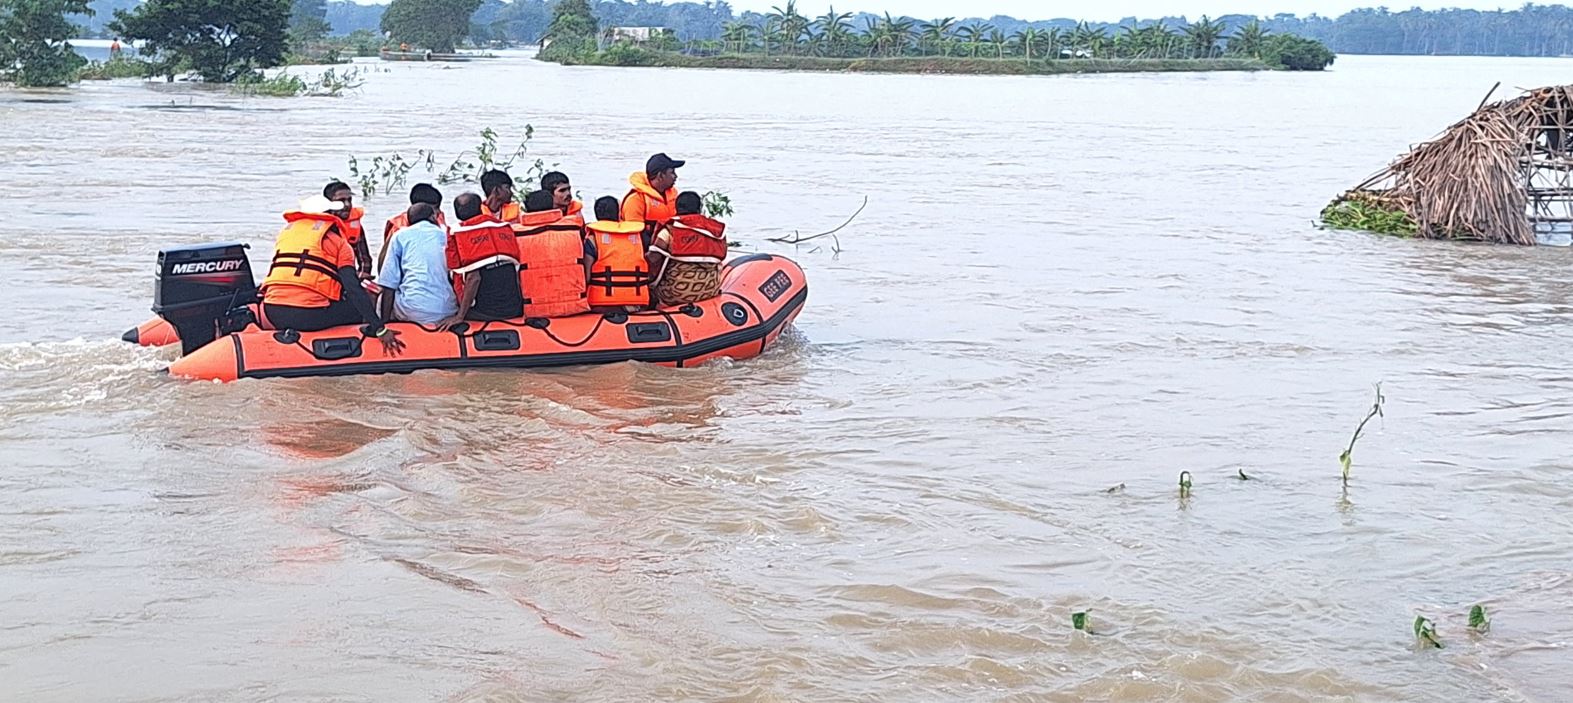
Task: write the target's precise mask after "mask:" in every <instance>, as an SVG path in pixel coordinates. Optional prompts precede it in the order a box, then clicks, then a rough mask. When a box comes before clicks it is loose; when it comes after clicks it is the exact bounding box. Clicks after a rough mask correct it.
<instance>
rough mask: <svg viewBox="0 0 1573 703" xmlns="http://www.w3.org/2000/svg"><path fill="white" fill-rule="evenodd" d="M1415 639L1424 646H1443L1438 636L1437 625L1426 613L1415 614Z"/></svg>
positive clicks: (1439, 647) (1438, 647)
mask: <svg viewBox="0 0 1573 703" xmlns="http://www.w3.org/2000/svg"><path fill="white" fill-rule="evenodd" d="M1415 641H1417V642H1419V643H1420V644H1421V645H1424V646H1428V647H1436V648H1437V649H1441V648H1442V640H1440V639H1437V636H1436V625H1435V624H1434V623H1432V622H1431V620H1430V619H1429V618H1427V617H1426V616H1424V615H1417V616H1415Z"/></svg>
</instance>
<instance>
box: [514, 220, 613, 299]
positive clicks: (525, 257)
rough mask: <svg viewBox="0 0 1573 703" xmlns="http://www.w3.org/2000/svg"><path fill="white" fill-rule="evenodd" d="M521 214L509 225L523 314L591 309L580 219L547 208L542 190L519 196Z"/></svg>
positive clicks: (589, 250)
mask: <svg viewBox="0 0 1573 703" xmlns="http://www.w3.org/2000/svg"><path fill="white" fill-rule="evenodd" d="M524 209H525V214H524V216H523V217H522V218H521V219H520V222H519V224H518V225H516V226H515V227H514V228H513V232H514V235H515V239H517V240H518V242H519V290H521V291H522V292H523V293H524V316H525V317H567V316H569V315H577V314H579V313H582V312H589V311H590V303H589V298H588V294H587V292H586V290H585V280H586V277H587V276H588V274H589V269H590V264H592V263H594V262H595V258H596V256H595V250H594V245H593V244H591V243H590V241H589V240H588V239H586V238H585V236H584V220H583V219H581V218H580V217H579V216H578V215H564V214H563V213H562V211H561V210H558V209H557V208H555V207H553V206H552V195H551V193H548V192H546V191H544V190H538V191H535V192H533V193H530V195H529V196H527V197H526V198H525V199H524Z"/></svg>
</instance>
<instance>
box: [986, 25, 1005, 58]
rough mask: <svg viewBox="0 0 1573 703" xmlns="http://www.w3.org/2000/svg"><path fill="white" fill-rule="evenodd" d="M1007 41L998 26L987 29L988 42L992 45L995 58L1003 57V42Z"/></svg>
mask: <svg viewBox="0 0 1573 703" xmlns="http://www.w3.org/2000/svg"><path fill="white" fill-rule="evenodd" d="M1007 41H1008V39H1006V37H1005V33H1004V32H1001V31H1000V30H999V29H998V28H995V29H991V30H989V44H990V45H992V46H993V47H994V55H995V58H1001V59H1003V58H1005V44H1006V42H1007Z"/></svg>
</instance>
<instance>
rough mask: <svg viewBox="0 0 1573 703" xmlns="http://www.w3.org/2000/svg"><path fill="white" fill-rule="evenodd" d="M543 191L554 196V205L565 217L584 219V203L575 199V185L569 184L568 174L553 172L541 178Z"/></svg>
mask: <svg viewBox="0 0 1573 703" xmlns="http://www.w3.org/2000/svg"><path fill="white" fill-rule="evenodd" d="M541 190H544V191H546V192H548V193H551V194H552V205H553V206H554V207H556V208H557V209H558V210H562V211H563V214H564V215H578V216H579V217H581V218H583V217H584V203H581V202H579V201H578V200H575V199H574V197H573V184H571V183H569V182H568V174H566V173H563V172H562V171H551V172H548V173H547V174H546V175H544V176H541Z"/></svg>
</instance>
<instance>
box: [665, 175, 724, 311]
mask: <svg viewBox="0 0 1573 703" xmlns="http://www.w3.org/2000/svg"><path fill="white" fill-rule="evenodd" d="M703 205H704V200H703V199H702V198H700V197H699V194H698V193H695V192H693V191H687V192H685V193H683V194H681V195H679V196H677V215H676V217H674V218H673V219H672V221H671V222H670V223H668V224H667V225H666V227H664V228H662V229H661V231H660V232H658V233H657V234H656V235H655V239H653V240H652V241H651V242H650V252H649V254H648V257H649V258H648V260H649V264H650V270H651V271H654V272H655V283H654V284H653V285H652V288H653V290H654V291H655V298H656V304H657V305H663V306H665V305H686V304H688V303H697V302H699V301H701V300H709V299H711V298H714V297H716V296H718V295H720V294H721V264H722V263H723V262H725V261H726V251H727V246H726V225H725V224H723V223H722V222H720V221H718V220H713V219H711V218H708V217H705V216H704V215H701V214H699V211H700V209H701V208H702V207H703Z"/></svg>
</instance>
